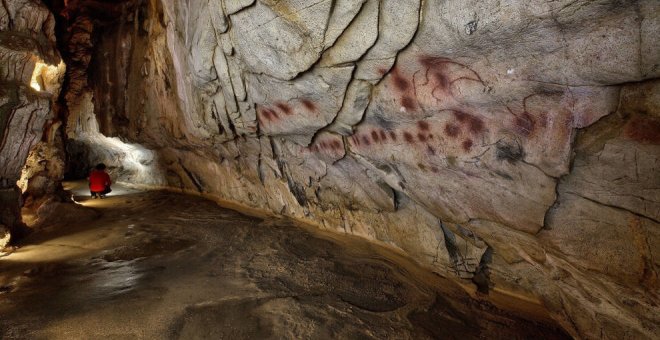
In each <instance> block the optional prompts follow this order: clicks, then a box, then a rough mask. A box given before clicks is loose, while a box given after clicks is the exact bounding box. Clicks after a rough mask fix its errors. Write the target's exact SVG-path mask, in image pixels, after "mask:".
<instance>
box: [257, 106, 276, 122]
mask: <svg viewBox="0 0 660 340" xmlns="http://www.w3.org/2000/svg"><path fill="white" fill-rule="evenodd" d="M261 117H263V118H266V119H267V120H268V121H269V122H272V121H274V120H278V119H279V118H280V116H278V115H277V113H276V112H275V111H273V110H271V109H269V108H262V109H261Z"/></svg>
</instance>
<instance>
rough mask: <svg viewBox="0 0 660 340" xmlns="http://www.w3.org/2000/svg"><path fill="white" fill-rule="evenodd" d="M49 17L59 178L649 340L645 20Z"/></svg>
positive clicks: (591, 10)
mask: <svg viewBox="0 0 660 340" xmlns="http://www.w3.org/2000/svg"><path fill="white" fill-rule="evenodd" d="M47 3H48V4H49V6H50V7H51V9H52V10H53V12H54V13H56V14H57V15H58V27H59V28H58V30H57V31H58V36H57V38H58V46H59V47H60V49H61V51H62V55H63V59H64V60H65V62H66V63H67V78H66V81H65V82H64V84H65V85H64V88H63V95H62V96H60V100H59V105H60V106H61V107H62V111H61V112H59V114H58V117H60V119H61V124H62V126H63V130H62V131H63V133H64V134H66V137H67V141H66V147H67V152H68V153H67V155H68V162H67V168H68V174H69V175H70V176H77V177H82V176H84V175H85V173H86V171H87V169H88V167H89V166H90V165H93V164H94V163H96V162H100V161H103V162H105V163H107V164H108V165H109V166H110V169H111V172H112V174H113V176H115V178H116V179H119V180H124V181H127V182H131V183H137V184H147V185H151V186H157V187H170V188H176V189H183V190H187V191H190V192H197V193H203V194H205V195H210V196H213V197H215V198H218V199H222V200H227V201H232V202H235V203H239V204H241V205H245V206H250V207H253V208H256V209H260V210H263V211H268V212H271V213H275V214H278V215H284V216H288V217H292V218H295V219H299V220H304V221H305V222H308V223H311V224H314V225H316V226H317V227H319V228H321V229H327V230H330V231H335V232H339V233H346V234H352V235H356V236H360V237H363V238H365V239H368V240H371V241H375V242H381V243H385V244H388V245H390V246H393V247H396V248H398V249H400V250H401V251H402V252H404V253H405V254H406V255H407V256H409V257H410V258H412V259H414V260H415V261H417V262H418V263H419V264H420V265H422V266H423V267H425V268H427V269H429V270H431V271H433V272H435V273H437V274H439V275H441V276H443V277H447V278H450V279H452V280H455V281H456V282H459V283H461V284H462V285H464V286H465V287H468V288H467V289H468V290H478V291H479V292H480V293H479V294H482V295H483V296H491V297H492V296H493V294H499V293H504V294H509V295H515V296H520V297H523V298H524V299H526V300H529V301H535V302H536V303H538V304H539V305H541V306H544V308H547V309H548V311H549V313H550V315H551V316H552V317H553V318H554V319H555V320H556V321H557V322H558V323H559V324H561V326H562V327H564V328H565V329H566V331H567V332H568V333H569V334H570V335H572V336H574V337H578V338H611V339H638V338H654V337H656V334H658V333H659V332H660V330H659V329H658V328H659V324H660V319H659V317H658V315H660V310H659V307H658V306H659V305H660V300H658V295H657V289H658V261H660V260H659V256H660V255H659V254H658V251H659V250H660V236H659V235H658V234H659V232H658V230H660V229H659V227H660V225H659V224H660V223H659V222H660V189H658V188H660V176H658V173H660V171H659V169H658V167H659V163H658V162H659V161H658V159H659V157H660V109H659V107H660V83H659V82H658V80H657V78H658V74H659V73H660V68H659V67H658V61H659V60H660V46H659V44H658V43H657V38H656V37H657V36H658V31H659V30H660V22H659V20H660V14H659V13H660V3H659V2H658V1H654V0H639V1H627V2H621V1H614V0H603V1H586V0H585V1H583V0H578V1H568V0H565V1H531V2H530V1H509V2H506V3H503V2H499V1H476V0H475V1H459V0H446V1H440V0H427V1H419V0H405V1H402V0H382V1H376V0H360V1H354V0H339V1H330V0H322V1H313V2H309V1H301V0H280V1H274V0H252V1H250V0H248V1H228V0H227V1H219V0H214V1H198V0H190V1H175V0H150V1H133V0H127V1H120V2H114V3H112V4H110V3H108V2H104V1H93V0H80V1H69V2H67V3H68V5H67V6H65V5H64V2H62V1H47ZM48 37H49V39H52V37H50V36H48ZM0 57H2V56H0ZM2 58H4V57H2ZM3 60H4V59H3ZM27 69H31V68H30V67H28V68H27ZM28 73H29V72H28ZM24 78H25V77H24ZM26 81H28V83H29V77H27V80H26ZM29 102H30V105H37V103H39V101H29ZM39 105H42V106H43V105H45V102H44V104H39ZM31 122H35V121H31ZM37 123H39V122H36V123H35V124H37ZM37 125H38V124H37ZM37 130H38V129H37ZM7 131H9V130H7ZM11 131H14V130H11ZM5 135H7V134H6V133H5ZM9 138H10V140H16V141H18V142H17V144H11V147H12V148H16V147H17V146H16V145H23V146H21V148H22V149H21V150H23V151H24V152H23V153H22V154H21V155H22V156H21V157H22V158H18V159H17V160H13V159H12V162H14V161H20V162H19V163H17V164H18V165H16V169H18V168H19V167H20V165H22V162H23V161H24V158H25V157H26V156H27V152H28V151H29V147H30V146H31V145H32V143H28V144H29V145H28V144H25V145H24V144H23V143H24V141H23V140H22V139H21V138H20V136H13V135H12V136H10V137H9ZM3 147H5V146H4V145H3ZM0 150H2V149H0ZM23 154H24V156H23ZM37 163H38V162H37ZM12 164H13V163H12ZM16 171H18V170H15V171H13V172H12V173H15V174H16V175H14V176H15V177H16V179H17V174H18V173H17V172H16ZM3 176H5V175H3ZM52 177H53V176H51V177H50V178H52ZM55 177H57V176H55ZM3 178H4V177H3ZM7 178H11V179H12V180H14V178H13V177H7ZM36 178H37V181H38V180H39V178H40V177H39V176H37V177H36ZM10 182H11V181H10ZM10 182H7V183H9V184H12V186H13V183H10ZM28 182H29V181H28ZM44 183H49V182H48V181H45V182H44ZM28 186H29V185H28ZM36 186H37V187H39V186H38V185H36ZM42 191H43V190H42ZM12 197H13V199H14V200H15V197H16V196H15V194H14V196H12ZM16 206H17V205H14V207H16ZM44 209H46V208H44ZM14 210H15V209H14ZM14 214H15V212H14ZM4 216H13V215H12V214H11V213H4ZM3 223H6V222H3ZM0 232H1V231H0ZM0 239H2V237H1V235H0Z"/></svg>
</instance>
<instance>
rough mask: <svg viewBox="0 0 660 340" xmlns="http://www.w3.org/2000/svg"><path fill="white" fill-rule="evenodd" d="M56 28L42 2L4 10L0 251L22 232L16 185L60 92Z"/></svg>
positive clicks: (24, 0) (8, 4)
mask: <svg viewBox="0 0 660 340" xmlns="http://www.w3.org/2000/svg"><path fill="white" fill-rule="evenodd" d="M54 25H55V21H54V19H53V16H52V14H51V13H50V11H49V10H48V8H46V7H45V6H44V5H43V4H42V3H41V2H40V1H36V0H12V1H3V2H2V5H0V249H1V248H3V247H4V246H5V245H6V244H7V242H9V234H13V235H15V236H20V234H21V233H22V232H23V230H22V228H23V223H22V221H21V217H20V196H21V192H20V190H19V189H18V187H17V186H16V181H17V180H18V179H19V177H20V175H21V169H22V168H23V165H24V164H25V160H26V159H27V157H28V153H29V152H30V150H31V148H32V147H33V146H34V145H35V144H36V143H37V142H39V141H40V140H41V139H42V134H43V130H44V125H45V124H46V122H47V120H49V119H50V118H52V110H51V103H52V99H53V98H56V97H57V95H58V93H59V87H60V82H61V77H60V76H61V74H62V72H63V65H61V64H60V58H59V54H58V52H57V50H56V48H55V35H54ZM58 65H59V67H58ZM31 85H32V87H31Z"/></svg>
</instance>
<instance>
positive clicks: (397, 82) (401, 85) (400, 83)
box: [392, 72, 410, 92]
mask: <svg viewBox="0 0 660 340" xmlns="http://www.w3.org/2000/svg"><path fill="white" fill-rule="evenodd" d="M392 83H393V84H394V86H395V87H396V89H397V90H399V91H400V92H405V91H408V89H409V88H410V82H408V80H406V79H405V78H403V77H402V76H401V75H400V74H399V72H394V74H393V76H392Z"/></svg>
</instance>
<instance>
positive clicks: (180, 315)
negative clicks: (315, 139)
mask: <svg viewBox="0 0 660 340" xmlns="http://www.w3.org/2000/svg"><path fill="white" fill-rule="evenodd" d="M76 193H84V186H81V187H79V190H77V191H76ZM115 193H117V195H114V196H110V197H109V198H107V199H105V200H91V199H89V198H88V197H85V196H76V197H75V199H76V200H77V201H78V202H79V203H81V204H82V205H76V206H77V209H80V210H89V209H93V210H95V211H96V212H97V214H98V215H89V217H88V218H86V219H81V220H79V221H78V222H77V223H74V222H72V221H69V220H64V221H62V222H60V221H59V220H58V219H56V218H54V219H52V220H51V223H50V225H48V226H46V227H44V228H43V229H42V230H41V231H40V232H37V233H35V234H33V235H31V236H30V237H29V238H28V239H26V240H25V241H24V244H22V246H21V247H20V248H18V249H17V250H16V251H15V252H13V253H11V254H10V255H8V256H5V257H2V258H0V273H1V274H0V286H1V287H2V289H1V290H0V296H1V297H2V299H1V300H0V313H1V314H2V315H3V317H2V319H1V320H0V337H2V338H3V339H36V338H49V339H66V338H72V337H74V338H126V337H130V338H143V339H146V338H169V339H201V338H215V339H218V338H237V339H245V338H280V339H281V338H288V339H299V338H374V339H430V338H437V337H441V338H449V339H453V338H456V339H459V338H460V339H469V338H474V339H476V338H483V337H489V338H509V339H511V338H530V337H535V336H541V335H542V336H544V337H545V338H554V339H564V338H568V336H567V335H566V333H564V332H563V331H562V330H561V329H560V328H559V327H558V326H557V325H556V324H555V323H554V322H552V321H550V320H551V319H549V317H548V315H547V313H545V312H543V309H542V308H540V307H538V306H537V307H536V309H535V313H531V314H527V315H526V316H525V317H521V315H520V314H521V313H520V311H507V310H503V309H500V308H497V307H495V305H494V304H493V303H492V302H489V301H487V299H479V300H474V299H472V298H471V297H470V296H468V295H467V294H466V293H465V292H464V291H463V289H462V288H460V287H458V286H457V285H456V284H455V283H453V282H452V281H450V280H447V279H444V278H441V277H438V276H436V275H433V274H431V273H430V272H428V271H426V270H423V269H421V267H419V266H418V265H416V264H414V263H413V262H411V261H410V260H409V259H407V258H405V257H402V256H401V255H399V254H397V253H394V252H392V251H391V250H389V249H385V248H383V247H381V246H377V245H373V244H370V243H368V242H366V241H364V240H360V239H357V238H355V237H350V236H343V237H337V236H336V235H334V236H333V235H330V234H325V235H324V234H319V233H317V232H315V231H314V229H311V228H304V227H302V226H300V225H297V224H295V223H293V222H292V221H289V220H286V219H279V218H272V217H267V218H259V217H248V216H246V215H242V214H240V213H238V212H235V211H232V210H228V209H225V208H221V207H219V206H217V205H216V204H215V203H214V202H211V201H207V200H205V199H202V198H198V197H192V196H185V195H181V194H174V193H167V192H160V191H156V192H139V191H134V190H125V189H124V188H121V187H116V189H115ZM521 303H522V304H525V303H524V302H521Z"/></svg>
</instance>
